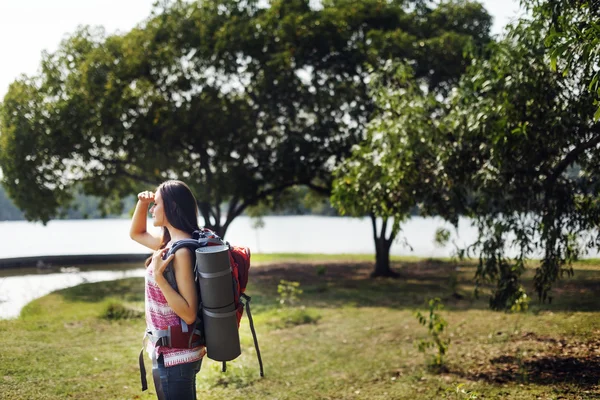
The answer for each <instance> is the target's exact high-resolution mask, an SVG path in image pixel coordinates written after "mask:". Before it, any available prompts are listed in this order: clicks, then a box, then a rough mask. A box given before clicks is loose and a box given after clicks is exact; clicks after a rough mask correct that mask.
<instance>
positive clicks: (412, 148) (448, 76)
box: [332, 2, 491, 276]
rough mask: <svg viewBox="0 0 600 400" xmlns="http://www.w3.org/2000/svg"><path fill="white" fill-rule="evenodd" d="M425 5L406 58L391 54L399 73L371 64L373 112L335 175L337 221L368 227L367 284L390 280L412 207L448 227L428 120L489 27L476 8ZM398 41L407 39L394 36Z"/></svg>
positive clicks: (449, 211)
mask: <svg viewBox="0 0 600 400" xmlns="http://www.w3.org/2000/svg"><path fill="white" fill-rule="evenodd" d="M428 5H430V3H427V2H422V3H420V4H419V6H418V7H417V9H416V10H415V12H414V14H413V16H412V18H413V21H415V22H414V24H415V25H414V27H413V28H412V29H411V30H408V32H411V34H412V35H414V36H412V37H411V39H410V40H411V41H412V50H411V49H410V47H409V48H408V49H407V50H405V51H404V52H397V53H393V54H391V56H392V57H393V59H394V60H395V61H397V62H400V64H399V65H400V66H399V67H398V68H399V69H398V68H397V66H398V64H397V63H396V62H391V63H390V61H391V60H390V59H388V60H387V61H386V63H385V64H380V63H379V64H373V71H375V74H374V76H373V77H371V78H374V80H373V82H372V83H371V84H370V85H369V86H370V89H371V91H372V92H371V93H372V95H373V99H375V108H374V109H375V112H374V115H373V118H372V120H371V121H370V122H369V124H368V129H367V136H366V138H365V140H364V141H363V142H362V143H360V144H359V145H357V146H355V148H354V150H353V153H352V156H351V157H349V158H348V159H347V160H346V161H345V162H343V163H342V164H340V166H339V167H338V169H337V171H336V173H335V177H336V181H335V183H334V186H333V196H332V202H333V203H334V204H335V205H336V207H337V208H338V209H339V210H340V212H341V213H342V214H347V215H353V216H365V215H368V216H369V217H370V219H371V222H372V227H373V239H374V243H375V251H376V255H375V259H376V262H375V268H374V270H373V273H372V276H396V273H395V272H394V271H392V270H391V268H390V261H389V260H390V248H391V245H392V243H393V242H394V240H396V238H397V235H398V233H399V232H400V229H401V223H402V222H403V221H405V220H406V218H408V217H409V216H410V215H411V212H414V210H415V209H416V208H417V207H418V209H419V210H420V211H421V213H422V214H423V215H433V214H435V215H444V216H447V218H448V219H450V220H453V221H455V220H456V215H457V212H456V210H455V207H454V206H453V205H451V204H450V197H449V196H450V191H451V190H453V189H451V188H450V186H449V185H448V182H447V177H446V176H445V175H444V171H443V169H442V168H441V167H440V158H439V157H438V153H439V151H440V150H441V149H442V148H443V143H444V142H443V140H442V139H443V138H440V132H439V129H438V127H437V122H436V118H437V117H439V115H440V113H441V112H442V109H443V102H442V101H440V99H444V98H446V96H447V94H448V92H449V90H450V88H451V87H452V86H453V85H455V84H456V83H457V82H458V80H459V78H460V76H461V74H462V73H463V72H464V71H465V68H466V66H467V65H468V64H469V55H468V54H469V52H468V49H470V48H473V49H480V48H482V47H483V46H485V44H487V43H488V42H489V40H490V38H489V29H490V24H491V19H490V16H489V15H488V14H487V13H486V11H485V10H484V9H483V8H482V6H481V5H480V4H478V3H470V2H442V3H440V4H439V5H438V6H437V7H435V8H432V7H429V6H428ZM402 34H403V35H407V33H406V32H396V33H394V36H401V35H402ZM371 35H372V36H373V37H374V38H381V37H386V36H387V37H389V36H391V35H390V34H387V35H382V34H380V33H377V32H372V33H371ZM409 37H410V36H409ZM444 199H445V200H444Z"/></svg>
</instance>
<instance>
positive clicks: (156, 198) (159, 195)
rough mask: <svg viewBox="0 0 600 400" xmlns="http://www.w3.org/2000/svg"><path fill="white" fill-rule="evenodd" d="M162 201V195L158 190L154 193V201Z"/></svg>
mask: <svg viewBox="0 0 600 400" xmlns="http://www.w3.org/2000/svg"><path fill="white" fill-rule="evenodd" d="M161 199H162V195H161V194H160V190H158V191H157V192H156V194H155V195H154V200H155V201H156V200H161Z"/></svg>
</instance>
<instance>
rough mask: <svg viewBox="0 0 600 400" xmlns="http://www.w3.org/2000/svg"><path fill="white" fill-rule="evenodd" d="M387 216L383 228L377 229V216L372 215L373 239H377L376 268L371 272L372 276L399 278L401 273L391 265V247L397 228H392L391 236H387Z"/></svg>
mask: <svg viewBox="0 0 600 400" xmlns="http://www.w3.org/2000/svg"><path fill="white" fill-rule="evenodd" d="M387 222H388V220H387V218H384V219H383V221H382V224H381V229H380V230H379V229H377V218H376V217H375V216H374V215H371V223H372V225H373V239H374V240H375V269H374V270H373V272H371V278H376V277H379V276H383V277H392V278H398V277H399V276H400V275H399V274H398V273H397V272H395V271H393V270H392V268H391V267H390V247H392V242H393V241H394V238H395V237H396V235H397V233H398V232H397V229H392V233H391V234H390V237H389V238H386V237H385V235H386V230H387Z"/></svg>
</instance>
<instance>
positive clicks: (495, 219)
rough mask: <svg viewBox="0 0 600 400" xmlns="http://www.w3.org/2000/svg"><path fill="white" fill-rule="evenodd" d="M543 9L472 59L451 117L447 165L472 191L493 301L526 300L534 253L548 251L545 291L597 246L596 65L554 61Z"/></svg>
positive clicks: (541, 283)
mask: <svg viewBox="0 0 600 400" xmlns="http://www.w3.org/2000/svg"><path fill="white" fill-rule="evenodd" d="M549 3H552V2H548V4H549ZM543 10H544V8H539V7H538V8H534V9H532V15H531V18H528V19H523V20H521V21H519V22H517V23H516V24H515V25H514V26H512V27H511V28H510V29H509V31H508V33H507V35H506V37H505V39H504V40H502V41H500V42H499V43H497V44H494V45H492V46H491V47H490V48H489V49H488V54H486V57H482V58H480V59H478V60H477V61H476V62H474V64H473V66H472V67H471V68H470V69H469V71H468V73H467V74H466V75H465V76H464V78H463V79H462V80H461V82H460V85H459V86H458V87H457V89H456V91H455V92H454V96H453V98H452V100H451V102H450V105H449V113H448V115H447V119H446V126H447V130H448V132H449V134H451V140H452V142H453V145H451V146H450V145H449V146H447V147H446V148H447V152H446V156H447V158H446V161H447V162H446V169H447V171H449V173H450V175H451V176H454V177H455V179H457V180H459V181H460V182H462V183H463V184H464V185H465V186H466V187H468V188H469V190H470V191H469V192H465V197H464V200H463V202H464V204H465V205H466V206H467V207H468V209H469V215H471V216H472V217H473V218H474V219H475V221H476V225H477V226H478V228H479V239H478V240H477V242H476V243H475V244H474V245H473V246H472V247H471V250H472V251H473V253H472V254H475V255H477V256H478V257H479V266H478V269H477V275H476V277H477V280H478V282H485V281H488V282H492V283H494V285H495V288H494V293H493V295H492V298H491V300H490V305H491V307H492V308H495V309H506V308H510V307H511V306H512V305H513V304H515V303H516V302H519V301H520V300H523V298H524V296H525V295H526V294H525V290H524V288H522V285H521V283H520V276H521V273H522V272H523V271H524V268H525V265H526V261H527V259H530V258H533V257H541V262H540V264H539V266H538V267H537V269H536V274H535V281H534V282H535V289H536V291H537V293H538V295H539V296H540V298H541V299H547V298H549V297H551V292H550V289H551V287H552V284H553V283H554V282H555V281H556V280H557V279H559V278H560V277H561V276H562V275H563V274H565V273H567V274H570V273H572V268H571V262H572V261H573V260H575V259H577V257H578V256H579V255H580V254H581V253H582V252H583V251H585V250H586V249H588V248H599V244H600V237H599V236H598V235H597V233H596V234H594V233H593V232H594V229H595V228H596V227H597V226H598V223H599V222H600V202H599V199H598V196H597V193H598V187H599V184H600V181H599V180H598V177H599V176H600V174H599V172H600V163H599V160H600V152H599V147H598V146H599V144H600V124H599V123H598V122H595V121H594V117H593V116H594V112H595V110H596V106H595V105H594V98H595V95H596V94H595V93H593V92H591V91H588V90H582V89H583V86H582V85H581V83H582V82H583V81H585V80H586V79H587V78H586V77H589V76H591V75H593V74H594V71H593V70H590V69H589V68H588V66H587V65H585V64H582V65H581V66H577V65H576V64H575V63H573V64H572V65H571V72H570V73H569V74H563V73H561V72H556V71H555V70H554V69H553V68H552V63H551V60H552V55H553V54H555V51H554V50H553V49H552V48H547V47H546V44H548V41H547V38H548V35H552V32H553V28H552V24H553V22H552V20H551V19H548V18H546V14H545V13H544V12H542V11H543ZM562 62H563V60H561V59H559V60H558V63H559V65H560V64H561V63H562ZM467 193H469V194H470V196H469V197H467V196H466V194H467ZM509 251H510V252H514V253H515V255H510V253H509Z"/></svg>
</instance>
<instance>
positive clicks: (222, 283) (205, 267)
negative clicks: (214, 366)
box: [196, 245, 241, 361]
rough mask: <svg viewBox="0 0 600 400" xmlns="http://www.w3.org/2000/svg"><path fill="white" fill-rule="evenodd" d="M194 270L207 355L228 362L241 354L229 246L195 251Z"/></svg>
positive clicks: (203, 248) (209, 247)
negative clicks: (197, 282) (198, 285)
mask: <svg viewBox="0 0 600 400" xmlns="http://www.w3.org/2000/svg"><path fill="white" fill-rule="evenodd" d="M196 268H197V271H198V275H199V282H200V296H201V299H200V300H201V301H202V307H203V308H202V314H203V320H204V336H205V339H206V351H207V355H208V357H209V358H211V359H212V360H215V361H231V360H233V359H234V358H236V357H238V356H239V355H240V354H241V349H240V336H239V332H238V324H237V316H236V310H235V304H234V297H233V278H232V276H231V266H230V265H229V247H228V246H226V245H223V246H207V247H200V248H198V249H197V250H196Z"/></svg>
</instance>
